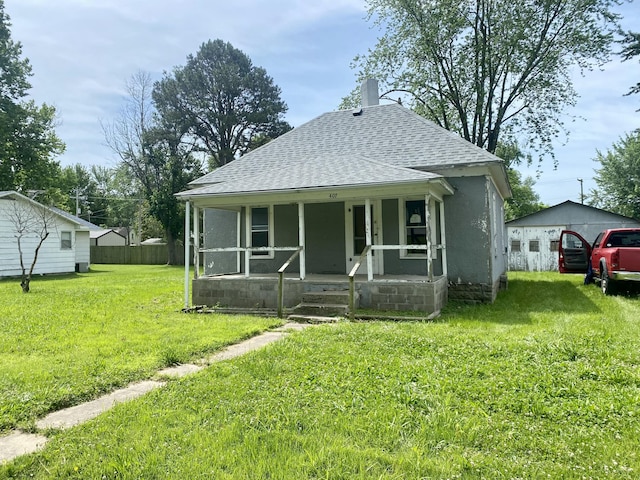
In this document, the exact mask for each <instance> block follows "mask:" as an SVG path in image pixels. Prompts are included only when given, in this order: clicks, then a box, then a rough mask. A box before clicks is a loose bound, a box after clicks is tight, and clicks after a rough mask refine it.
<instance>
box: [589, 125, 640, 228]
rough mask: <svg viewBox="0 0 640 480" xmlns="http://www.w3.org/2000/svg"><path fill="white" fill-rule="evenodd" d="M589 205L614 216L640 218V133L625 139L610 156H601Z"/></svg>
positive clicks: (632, 134)
mask: <svg viewBox="0 0 640 480" xmlns="http://www.w3.org/2000/svg"><path fill="white" fill-rule="evenodd" d="M595 161H596V162H599V163H600V168H599V169H596V174H595V176H594V180H595V181H596V184H597V185H598V188H597V189H596V190H592V191H591V193H590V195H589V203H590V204H591V205H593V206H597V207H600V208H604V209H605V210H608V211H610V212H614V213H619V214H620V215H626V216H628V217H633V218H640V130H636V131H635V132H633V133H630V134H627V135H625V137H624V138H622V139H620V141H619V142H617V143H614V144H613V146H612V148H611V150H609V151H607V153H606V154H603V153H601V152H597V156H596V158H595Z"/></svg>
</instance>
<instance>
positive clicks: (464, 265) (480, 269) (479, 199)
mask: <svg viewBox="0 0 640 480" xmlns="http://www.w3.org/2000/svg"><path fill="white" fill-rule="evenodd" d="M447 181H448V182H449V183H450V184H451V185H452V186H453V188H454V189H455V194H454V195H450V196H447V197H445V200H444V210H445V221H446V225H445V232H446V240H447V265H448V274H449V281H450V282H453V283H478V284H482V283H484V284H489V283H491V278H492V275H491V271H490V269H491V250H492V245H491V239H492V238H491V237H492V232H491V218H490V210H489V199H488V195H487V193H488V192H487V190H486V180H485V178H484V177H455V178H448V179H447Z"/></svg>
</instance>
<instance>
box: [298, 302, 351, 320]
mask: <svg viewBox="0 0 640 480" xmlns="http://www.w3.org/2000/svg"><path fill="white" fill-rule="evenodd" d="M348 312H349V305H343V304H339V303H300V304H298V306H297V307H296V308H294V310H293V315H309V316H316V317H343V316H346V315H347V313H348Z"/></svg>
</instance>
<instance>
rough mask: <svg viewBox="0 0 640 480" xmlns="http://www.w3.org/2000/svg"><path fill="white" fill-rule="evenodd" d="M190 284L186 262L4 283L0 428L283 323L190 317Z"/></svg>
mask: <svg viewBox="0 0 640 480" xmlns="http://www.w3.org/2000/svg"><path fill="white" fill-rule="evenodd" d="M183 281H184V269H183V268H176V267H166V266H146V265H126V266H123V265H122V266H121V265H108V266H107V265H92V267H91V271H90V273H87V274H78V275H68V276H54V277H46V278H40V279H38V282H37V284H36V286H35V287H34V286H32V288H31V294H30V295H29V298H28V299H25V298H23V297H24V295H22V294H21V293H20V292H19V289H17V288H16V285H15V282H14V281H13V280H5V281H0V297H1V298H2V302H1V303H0V327H1V328H0V431H6V430H8V429H12V428H15V427H16V426H20V427H22V428H25V429H30V428H31V427H32V423H33V421H34V420H35V419H36V418H37V417H42V416H44V414H46V413H47V412H50V411H52V410H56V409H60V408H63V407H66V406H69V405H73V404H77V403H80V402H82V401H86V400H89V399H91V398H94V397H96V396H99V395H100V394H102V393H104V392H108V391H111V390H114V389H115V388H117V387H120V386H124V385H127V384H128V383H129V382H132V381H134V380H140V379H145V378H149V377H150V376H152V375H153V374H154V373H155V371H156V370H157V369H159V368H162V367H165V366H167V365H169V364H173V363H176V362H186V361H188V360H190V359H194V358H201V357H202V356H204V354H206V353H210V352H214V351H216V350H218V349H220V348H222V347H223V346H224V345H226V344H229V343H235V342H237V341H238V340H239V339H242V338H246V337H247V336H250V335H253V334H255V333H258V332H259V331H261V330H263V329H265V328H267V327H268V326H272V325H275V324H277V323H278V320H264V319H258V318H249V317H228V316H223V315H215V316H213V315H212V316H206V315H188V314H183V313H181V312H180V309H181V306H182V300H183V298H182V285H183ZM0 478H4V477H3V476H2V473H1V472H0Z"/></svg>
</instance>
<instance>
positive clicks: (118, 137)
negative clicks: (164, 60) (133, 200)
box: [103, 72, 202, 265]
mask: <svg viewBox="0 0 640 480" xmlns="http://www.w3.org/2000/svg"><path fill="white" fill-rule="evenodd" d="M126 87H127V93H128V97H127V98H126V103H125V106H124V108H123V110H122V112H121V114H120V116H119V118H117V119H115V120H114V121H113V122H112V123H110V124H106V125H103V129H104V133H105V138H106V141H107V144H108V145H109V147H110V148H111V149H112V150H113V151H114V152H115V153H116V154H117V155H118V157H119V158H120V162H121V168H122V169H123V170H124V171H125V172H127V173H128V175H129V176H130V178H131V179H132V180H133V181H134V183H135V186H136V187H135V189H136V190H138V191H139V192H140V193H141V195H142V197H143V198H144V199H145V204H146V208H148V211H149V212H150V213H151V215H152V216H153V217H155V218H156V219H157V220H158V221H159V222H160V224H161V225H162V227H163V229H164V236H165V239H166V240H167V246H168V248H167V251H168V259H167V263H169V264H170V265H173V264H176V263H177V259H176V255H175V253H176V248H175V243H176V240H177V239H178V238H179V237H180V234H181V232H182V228H183V225H184V222H183V218H184V206H183V205H182V204H181V203H180V202H178V201H177V199H176V197H175V196H174V194H175V193H177V192H180V191H182V190H184V189H186V188H187V184H188V183H189V182H190V181H191V180H193V179H195V178H196V177H197V176H199V175H201V174H202V172H201V164H200V162H199V161H197V159H195V158H194V156H193V154H192V150H193V148H192V145H190V144H189V143H188V142H186V141H185V135H186V129H185V126H184V125H183V124H182V123H181V122H180V121H179V120H180V118H179V117H177V116H172V115H168V114H166V112H156V111H154V106H153V103H152V98H151V90H152V81H151V76H150V75H149V74H148V73H146V72H139V73H137V74H135V75H133V76H132V77H131V79H129V81H128V82H127V84H126ZM163 113H165V114H164V115H163ZM139 208H141V209H143V205H142V204H140V205H139ZM141 214H143V213H142V212H141Z"/></svg>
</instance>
